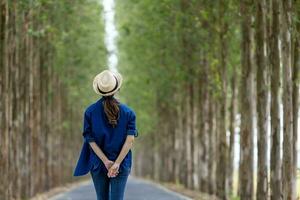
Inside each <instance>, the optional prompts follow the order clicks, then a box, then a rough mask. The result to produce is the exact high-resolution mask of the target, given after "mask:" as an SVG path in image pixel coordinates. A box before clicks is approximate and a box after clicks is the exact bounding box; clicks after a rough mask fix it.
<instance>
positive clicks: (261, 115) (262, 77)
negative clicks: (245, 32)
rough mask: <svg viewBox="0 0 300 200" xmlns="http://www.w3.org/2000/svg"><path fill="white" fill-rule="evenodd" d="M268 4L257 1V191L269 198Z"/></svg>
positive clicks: (261, 197) (265, 199)
mask: <svg viewBox="0 0 300 200" xmlns="http://www.w3.org/2000/svg"><path fill="white" fill-rule="evenodd" d="M265 6H266V1H265V0H257V1H256V26H255V28H256V34H255V36H256V38H255V39H256V65H257V73H256V76H257V85H256V86H257V87H256V90H257V123H258V126H257V150H258V151H257V158H258V160H257V192H256V198H257V199H261V200H267V199H268V171H267V170H268V169H267V148H268V142H267V141H268V138H267V129H268V119H267V116H268V83H267V75H268V74H267V73H268V69H267V62H266V55H265V52H266V42H265V41H266V16H265V15H266V10H265V9H264V8H265Z"/></svg>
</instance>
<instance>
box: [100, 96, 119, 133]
mask: <svg viewBox="0 0 300 200" xmlns="http://www.w3.org/2000/svg"><path fill="white" fill-rule="evenodd" d="M103 99H104V101H103V106H104V112H105V115H106V117H107V119H108V123H109V124H111V125H112V126H113V127H116V125H117V124H118V119H119V117H120V109H119V104H120V102H119V101H118V100H117V99H116V98H114V96H113V95H111V96H103Z"/></svg>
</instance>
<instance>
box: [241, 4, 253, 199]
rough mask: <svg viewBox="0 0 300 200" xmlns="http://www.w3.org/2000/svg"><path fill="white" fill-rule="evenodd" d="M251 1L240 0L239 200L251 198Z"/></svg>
mask: <svg viewBox="0 0 300 200" xmlns="http://www.w3.org/2000/svg"><path fill="white" fill-rule="evenodd" d="M252 3H253V2H252V0H241V5H240V6H241V14H242V22H241V23H242V24H241V26H242V48H241V49H242V57H241V60H242V76H241V85H240V91H241V92H240V107H241V127H240V168H239V183H240V186H239V192H240V198H241V200H252V198H253V130H252V126H253V125H252V121H253V117H252V111H251V108H252V106H251V97H252V94H251V92H249V91H252V88H251V87H252V74H251V73H252V71H253V70H252V65H253V63H252V61H251V47H252V45H251V34H252V33H251V27H250V26H251V16H252V15H251V7H252Z"/></svg>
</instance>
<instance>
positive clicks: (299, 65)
mask: <svg viewBox="0 0 300 200" xmlns="http://www.w3.org/2000/svg"><path fill="white" fill-rule="evenodd" d="M294 2H295V5H294V6H293V8H294V15H295V19H296V20H295V22H294V23H295V24H294V26H295V31H294V37H293V39H294V40H293V42H294V50H293V51H294V54H293V69H292V70H293V72H292V79H293V80H292V81H293V168H294V169H293V179H294V180H293V181H294V185H295V188H297V168H298V167H297V165H298V151H297V149H298V147H297V144H298V118H299V116H298V115H299V72H300V55H299V54H300V21H299V20H300V2H299V1H294Z"/></svg>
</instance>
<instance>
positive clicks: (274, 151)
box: [269, 0, 282, 200]
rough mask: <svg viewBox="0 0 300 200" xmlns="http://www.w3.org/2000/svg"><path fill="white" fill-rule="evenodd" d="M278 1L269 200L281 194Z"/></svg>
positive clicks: (273, 33) (276, 8)
mask: <svg viewBox="0 0 300 200" xmlns="http://www.w3.org/2000/svg"><path fill="white" fill-rule="evenodd" d="M279 53H280V50H279V0H272V31H271V38H270V58H269V60H270V71H271V113H270V115H271V164H270V188H271V191H270V193H271V200H280V199H281V192H282V187H281V186H282V185H281V184H282V183H281V158H280V149H281V142H280V113H279V109H280V97H279V89H280V57H279V55H280V54H279Z"/></svg>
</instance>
